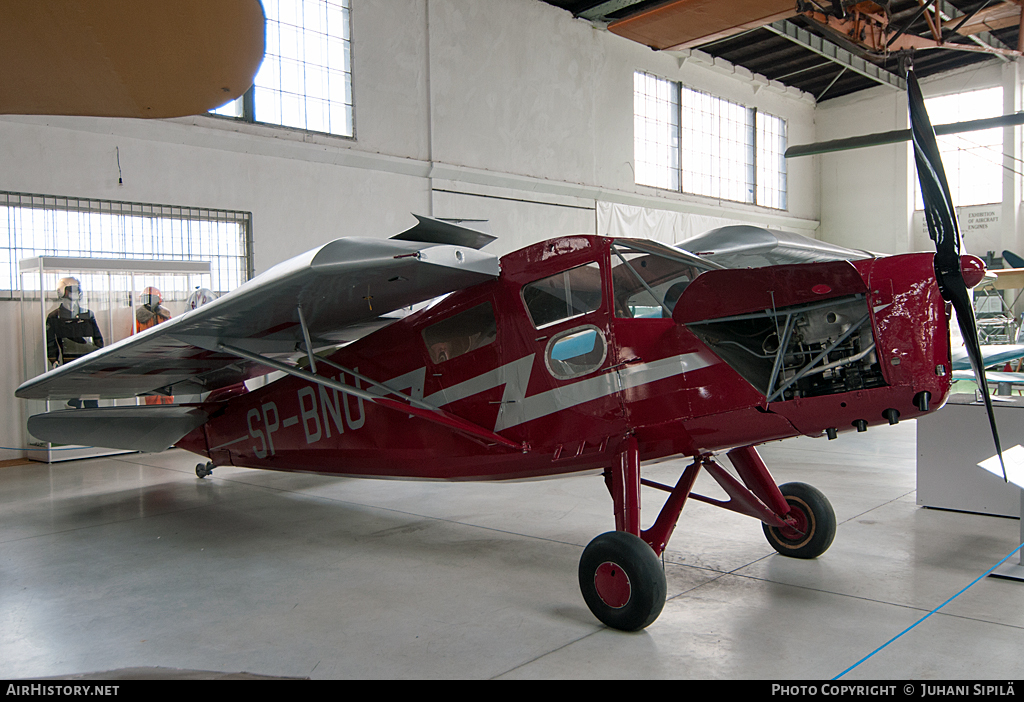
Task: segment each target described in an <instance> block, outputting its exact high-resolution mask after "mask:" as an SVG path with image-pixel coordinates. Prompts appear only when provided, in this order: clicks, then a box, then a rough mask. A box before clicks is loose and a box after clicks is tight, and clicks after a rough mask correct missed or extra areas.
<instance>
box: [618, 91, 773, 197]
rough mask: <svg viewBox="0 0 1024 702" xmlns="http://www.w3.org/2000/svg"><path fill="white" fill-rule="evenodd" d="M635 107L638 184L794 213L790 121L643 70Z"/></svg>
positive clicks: (635, 154) (635, 156)
mask: <svg viewBox="0 0 1024 702" xmlns="http://www.w3.org/2000/svg"><path fill="white" fill-rule="evenodd" d="M633 104H634V119H633V124H634V161H635V164H636V182H637V183H638V184H640V185H650V186H653V187H656V188H662V189H665V190H676V191H681V192H685V193H693V194H695V195H705V196H707V197H714V198H719V199H722V200H733V201H736V202H748V203H751V204H754V205H760V206H762V207H770V208H773V209H779V210H784V209H787V207H788V204H787V200H786V188H787V173H786V159H785V157H784V154H785V151H786V144H787V135H786V121H785V120H784V119H782V118H780V117H776V116H775V115H771V114H768V113H766V112H761V111H760V110H758V109H757V108H754V107H747V106H745V105H741V104H738V103H735V102H730V101H729V100H724V99H722V98H719V97H715V96H714V95H710V94H708V93H702V92H700V91H697V90H692V89H690V88H687V87H685V86H682V85H679V84H678V83H674V82H671V81H667V80H664V79H661V78H656V77H654V76H651V75H649V74H647V73H642V72H639V71H638V72H636V73H635V74H634V94H633Z"/></svg>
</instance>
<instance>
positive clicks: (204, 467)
mask: <svg viewBox="0 0 1024 702" xmlns="http://www.w3.org/2000/svg"><path fill="white" fill-rule="evenodd" d="M214 467H215V466H214V465H213V463H212V462H211V463H206V464H203V463H197V464H196V477H198V478H200V479H202V478H205V477H206V476H208V475H212V474H213V469H214Z"/></svg>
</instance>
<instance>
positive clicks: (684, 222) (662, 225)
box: [597, 202, 749, 244]
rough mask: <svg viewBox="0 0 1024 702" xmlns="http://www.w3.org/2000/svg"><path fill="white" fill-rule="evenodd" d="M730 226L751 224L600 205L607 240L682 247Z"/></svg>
mask: <svg viewBox="0 0 1024 702" xmlns="http://www.w3.org/2000/svg"><path fill="white" fill-rule="evenodd" d="M730 224H749V222H743V221H740V220H736V219H728V218H725V217H710V216H708V215H698V214H688V213H685V212H672V211H669V210H654V209H651V208H649V207H637V206H634V205H620V204H617V203H613V202H598V203H597V233H598V234H600V235H603V236H616V237H632V238H641V239H654V240H655V241H661V242H664V243H666V244H679V243H681V242H684V241H686V240H687V239H692V238H693V237H695V236H697V235H698V234H703V233H704V232H706V231H710V230H711V229H717V228H718V227H724V226H727V225H730Z"/></svg>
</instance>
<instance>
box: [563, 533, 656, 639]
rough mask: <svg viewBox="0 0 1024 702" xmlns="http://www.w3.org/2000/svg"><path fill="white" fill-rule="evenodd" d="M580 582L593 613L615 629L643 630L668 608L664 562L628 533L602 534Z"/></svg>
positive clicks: (583, 564)
mask: <svg viewBox="0 0 1024 702" xmlns="http://www.w3.org/2000/svg"><path fill="white" fill-rule="evenodd" d="M579 579H580V590H581V591H582V593H583V599H584V600H585V601H586V603H587V606H588V607H590V611H591V612H593V613H594V616H595V617H597V618H598V619H600V620H601V621H602V622H604V623H605V624H607V625H608V626H610V627H612V628H614V629H621V630H622V631H638V630H640V629H643V628H644V627H646V626H647V625H649V624H650V623H651V622H653V621H654V620H655V619H657V618H658V615H659V614H661V610H662V608H663V607H664V606H665V594H666V592H667V589H668V587H667V583H666V581H665V571H664V569H663V568H662V566H661V562H660V561H659V560H658V557H657V556H656V555H655V554H654V550H653V549H651V547H650V546H649V545H648V544H647V542H646V541H644V540H643V539H641V538H640V537H638V536H634V535H633V534H630V533H628V532H625V531H610V532H608V533H607V534H601V535H600V536H598V537H597V538H596V539H594V540H593V541H591V542H590V543H589V544H588V545H587V548H586V549H584V551H583V556H582V557H581V558H580V568H579Z"/></svg>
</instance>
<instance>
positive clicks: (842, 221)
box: [793, 60, 1024, 256]
mask: <svg viewBox="0 0 1024 702" xmlns="http://www.w3.org/2000/svg"><path fill="white" fill-rule="evenodd" d="M1021 78H1022V76H1021V75H1020V70H1019V64H1018V63H1016V62H1008V63H1002V62H999V61H998V60H993V61H992V62H990V63H987V64H984V65H982V66H970V67H967V68H965V69H961V70H959V71H952V72H950V73H947V74H943V75H942V76H938V77H933V78H928V79H923V80H921V90H922V92H923V93H924V96H925V98H930V97H937V96H941V95H950V94H954V93H963V92H969V91H972V90H980V89H984V88H992V87H997V86H1002V88H1003V113H1004V114H1007V113H1010V112H1015V111H1017V110H1019V109H1021V108H1020V104H1021ZM817 125H818V129H817V140H818V141H828V140H831V139H841V138H846V137H851V136H858V135H862V134H872V133H876V132H886V131H890V130H897V129H908V128H909V126H910V123H909V116H908V112H907V98H906V94H905V93H903V92H902V91H898V90H895V89H892V88H889V87H885V86H879V87H877V88H872V89H870V90H865V91H862V92H859V93H855V94H853V95H847V96H844V97H841V98H837V99H835V100H828V101H826V102H824V103H822V104H821V105H819V106H818V108H817ZM1003 132H1004V134H1003V150H1004V152H1005V153H1006V154H1007V155H1006V156H1004V169H1003V201H1002V203H1001V205H999V207H1001V217H1000V220H1001V221H1000V226H1001V232H1000V233H999V234H997V235H995V238H997V239H1000V240H1001V243H1000V245H999V246H996V244H994V243H991V242H985V243H986V244H987V245H986V246H983V247H982V248H987V249H991V248H992V247H993V246H996V250H997V253H998V252H999V251H1002V250H1003V249H1011V250H1014V251H1019V250H1021V249H1022V248H1024V247H1022V246H1021V244H1022V242H1024V238H1022V234H1021V222H1020V220H1021V217H1020V204H1021V185H1020V181H1021V178H1020V176H1019V175H1018V172H1019V171H1020V170H1021V168H1020V163H1021V161H1020V158H1021V139H1020V128H1014V127H1008V128H1005V129H1004V130H1003ZM793 143H796V142H793ZM815 158H818V159H819V160H820V169H821V227H820V229H819V238H821V239H822V240H825V241H828V242H831V243H834V244H840V245H842V246H848V247H850V248H859V249H867V250H870V251H876V252H879V253H903V252H906V251H933V250H934V245H933V244H932V243H931V241H930V240H929V239H928V237H927V234H926V233H924V231H923V228H922V227H923V220H922V219H921V215H920V214H918V215H916V216H915V214H914V210H915V184H916V181H917V170H916V167H915V165H914V159H913V147H912V146H911V144H910V142H904V143H901V144H891V145H885V146H873V147H869V148H864V149H856V150H851V151H841V152H836V153H832V154H823V155H820V156H817V157H815ZM796 160H801V159H796ZM954 204H956V203H954ZM961 227H963V223H961ZM967 250H969V251H970V252H971V253H977V254H978V255H982V256H983V255H984V254H985V251H982V250H979V251H975V250H973V249H972V248H971V242H970V241H968V242H967Z"/></svg>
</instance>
